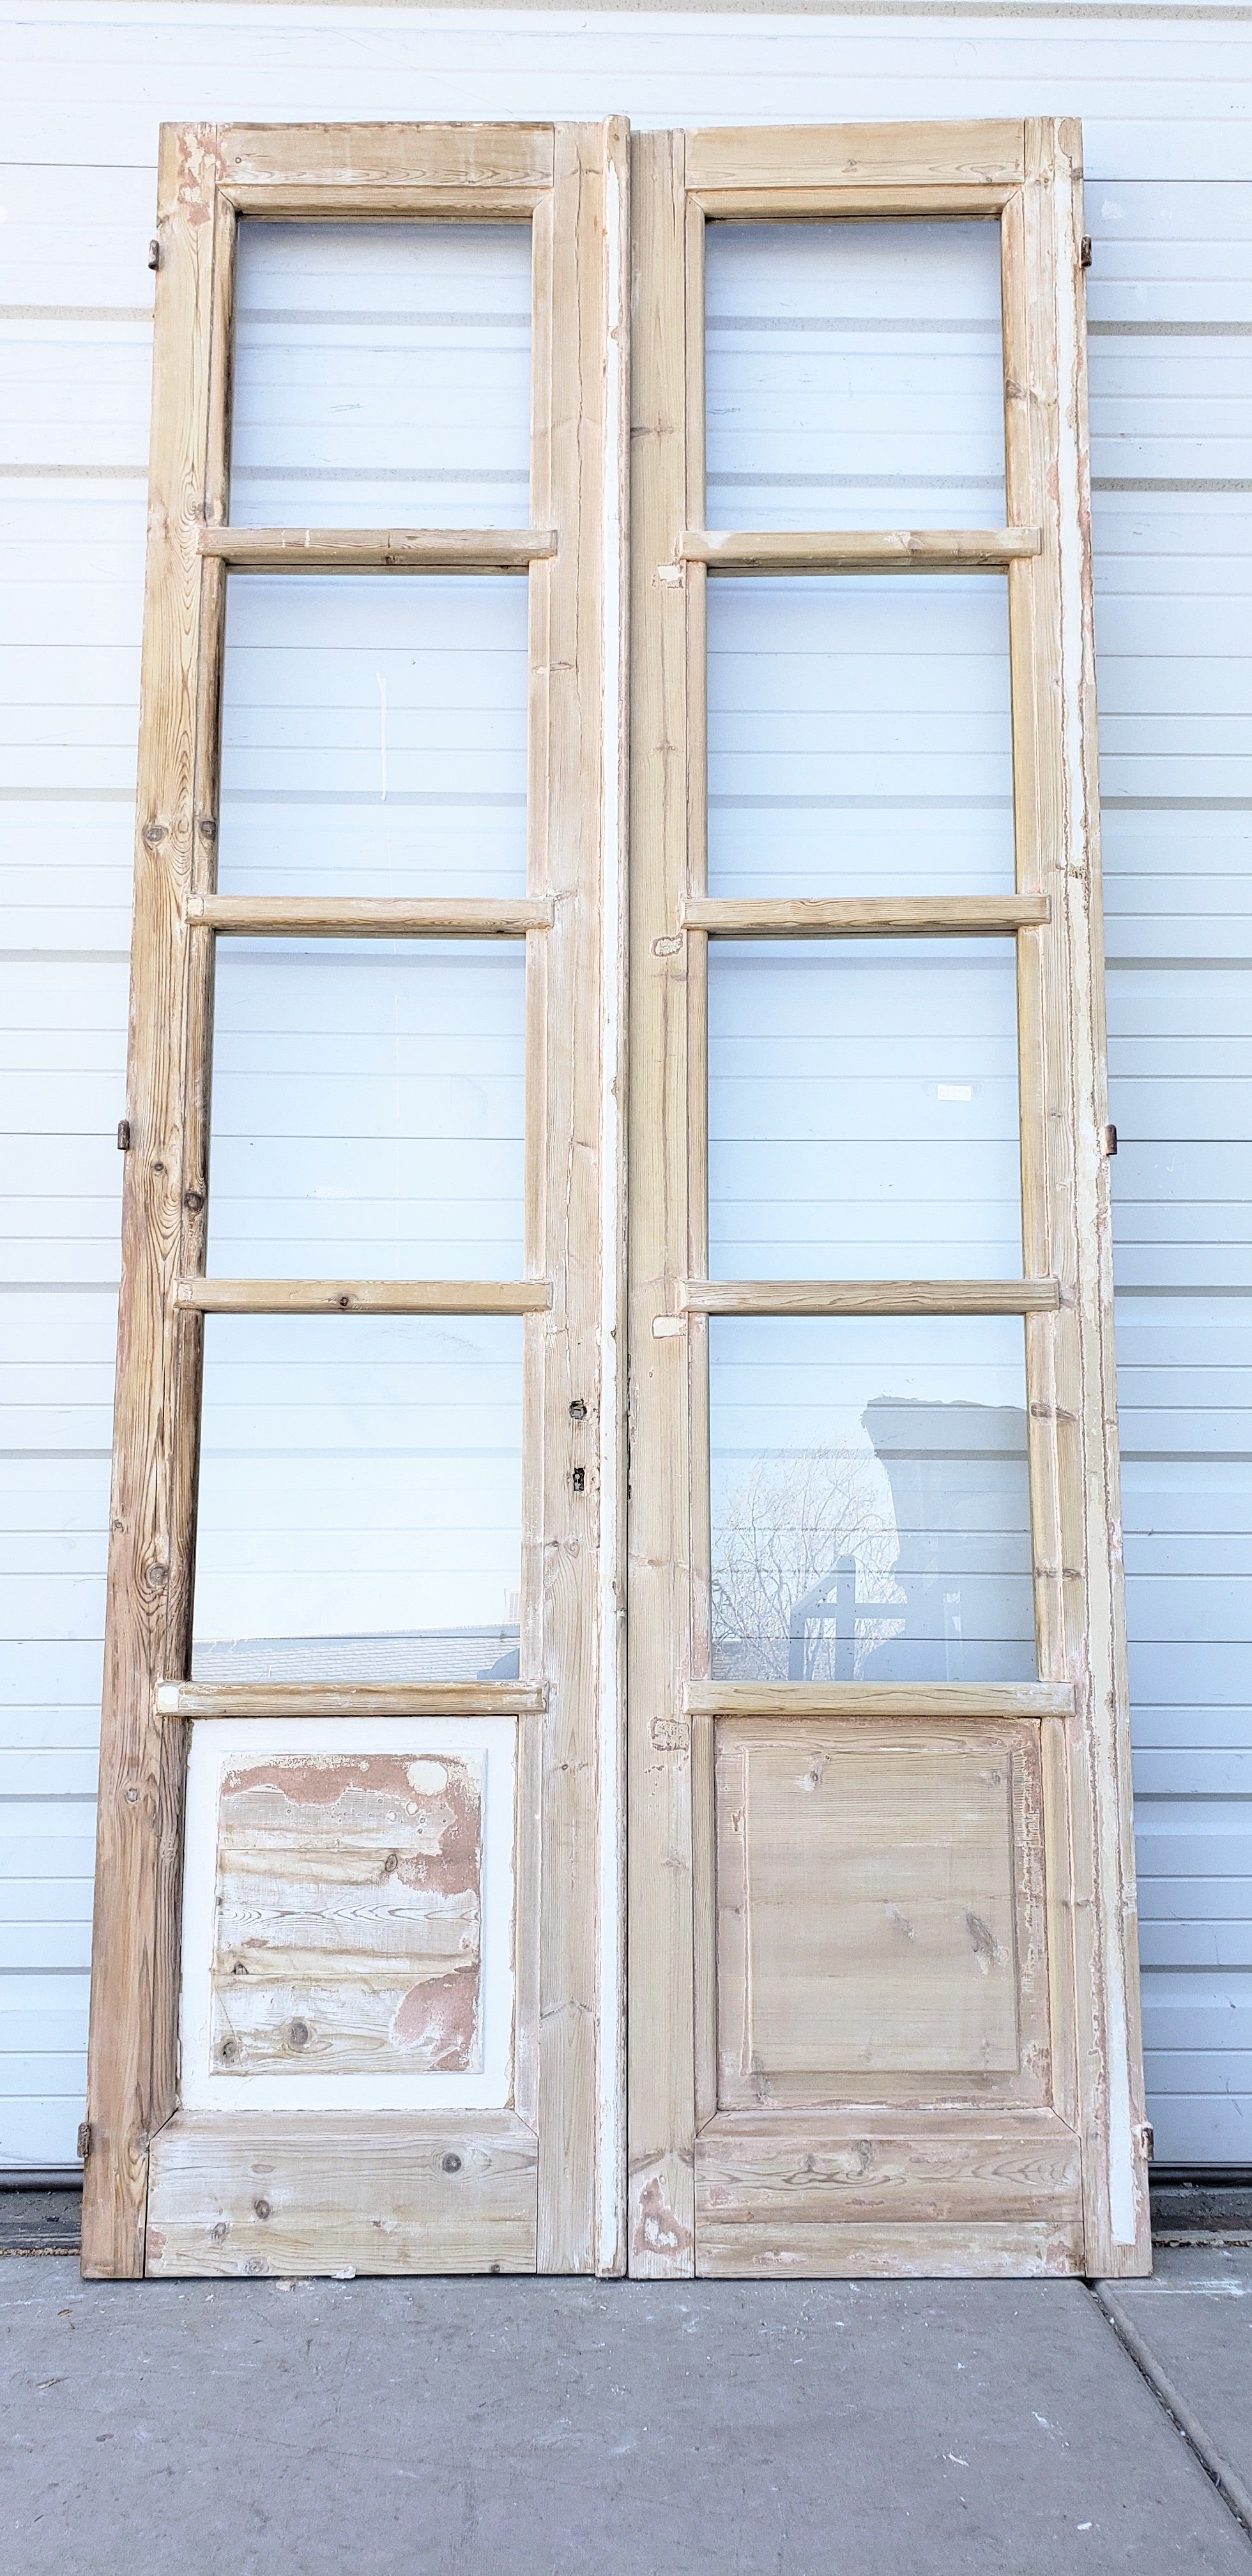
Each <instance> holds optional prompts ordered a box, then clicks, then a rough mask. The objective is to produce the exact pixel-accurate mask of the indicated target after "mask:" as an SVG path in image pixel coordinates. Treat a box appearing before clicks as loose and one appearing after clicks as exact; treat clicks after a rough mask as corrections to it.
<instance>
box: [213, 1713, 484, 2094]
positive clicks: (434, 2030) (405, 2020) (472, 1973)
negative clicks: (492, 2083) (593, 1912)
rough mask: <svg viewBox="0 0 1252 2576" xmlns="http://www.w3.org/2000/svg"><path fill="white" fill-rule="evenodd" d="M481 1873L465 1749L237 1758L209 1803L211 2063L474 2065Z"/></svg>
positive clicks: (266, 2069)
mask: <svg viewBox="0 0 1252 2576" xmlns="http://www.w3.org/2000/svg"><path fill="white" fill-rule="evenodd" d="M482 1872H483V1850H482V1766H481V1763H480V1762H478V1761H476V1760H475V1759H473V1758H472V1757H469V1756H461V1755H458V1754H456V1753H455V1752H451V1751H448V1752H445V1751H444V1750H443V1749H442V1748H441V1749H439V1750H438V1751H436V1752H432V1751H430V1750H429V1749H427V1748H425V1747H424V1748H423V1750H422V1752H421V1753H420V1755H416V1756H414V1757H413V1758H412V1759H410V1758H408V1757H406V1756H405V1755H403V1754H400V1753H394V1752H393V1753H361V1754H356V1753H353V1752H352V1751H350V1750H349V1751H348V1752H345V1753H307V1752H305V1753H292V1754H264V1755H258V1756H257V1757H256V1759H255V1760H254V1761H251V1762H249V1761H248V1760H246V1759H238V1760H236V1761H235V1762H234V1763H233V1764H232V1765H231V1767H230V1768H229V1769H228V1770H226V1771H224V1772H223V1775H222V1782H221V1792H220V1797H219V1802H218V1813H217V1858H216V1887H215V1895H214V1943H213V1958H212V1963H211V1967H210V1985H211V1995H212V2006H211V2019H210V2031H209V2047H210V2054H211V2060H212V2063H213V2065H214V2067H218V2066H220V2067H222V2068H224V2069H227V2070H229V2072H230V2074H231V2076H232V2077H234V2076H242V2077H243V2078H244V2079H245V2081H246V2079H247V2078H248V2077H249V2076H251V2075H279V2076H281V2075H304V2074H307V2073H310V2072H312V2073H315V2074H326V2075H335V2076H340V2075H343V2076H350V2075H382V2074H388V2073H396V2072H403V2073H411V2072H419V2073H431V2074H435V2073H439V2074H462V2073H467V2072H477V2071H478V2070H479V2069H480V2068H481V2065H482V2031H481V2004H482V1994H481V1983H482V1905H483V1888H482Z"/></svg>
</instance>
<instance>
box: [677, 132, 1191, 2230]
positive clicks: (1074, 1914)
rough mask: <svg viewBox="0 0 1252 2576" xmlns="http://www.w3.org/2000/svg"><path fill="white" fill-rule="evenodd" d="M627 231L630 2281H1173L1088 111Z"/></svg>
mask: <svg viewBox="0 0 1252 2576" xmlns="http://www.w3.org/2000/svg"><path fill="white" fill-rule="evenodd" d="M634 205H635V243H636V251H635V257H636V276H635V309H636V315H637V321H636V332H635V340H634V352H633V404H632V410H633V422H634V454H635V460H636V464H635V477H634V489H633V503H632V510H633V519H632V543H633V551H634V561H635V583H634V592H633V610H632V621H633V622H632V654H633V666H634V673H635V692H634V716H633V766H634V781H635V787H634V803H633V814H632V842H631V869H632V923H633V945H632V965H631V972H632V1018H631V1051H632V1072H633V1110H632V1127H631V1200H630V1230H631V1300H632V1373H633V1380H632V1396H631V1493H632V1501H631V1559H630V1605H631V1608H630V1617H631V1666H630V1698H631V1707H632V1721H631V1810H630V1889H631V1927H632V1928H631V1947H630V2029H631V2048H630V2090H631V2108H630V2165H631V2181H630V2191H631V2205H630V2259H631V2262H632V2264H633V2266H634V2267H635V2268H636V2269H637V2270H641V2271H644V2272H648V2273H651V2274H653V2275H654V2276H658V2277H659V2276H665V2275H671V2274H681V2273H683V2272H688V2271H691V2270H693V2269H694V2270H696V2271H699V2272H714V2273H737V2274H747V2275H752V2274H769V2275H784V2276H785V2275H788V2274H804V2273H823V2272H826V2273H857V2272H909V2271H915V2272H945V2271H957V2272H996V2271H1008V2272H1016V2271H1024V2272H1029V2271H1050V2270H1057V2271H1073V2270H1078V2271H1082V2270H1086V2271H1103V2272H1116V2271H1119V2270H1127V2269H1132V2270H1133V2269H1136V2268H1139V2267H1140V2266H1141V2265H1142V2264H1143V2262H1144V2261H1145V2259H1146V2224H1147V2221H1146V2206H1145V2204H1146V2193H1145V2190H1144V2153H1145V2135H1144V2132H1143V2130H1142V2127H1141V2125H1140V2122H1141V2108H1140V2092H1139V2083H1140V2078H1139V2072H1138V2036H1137V2001H1136V1997H1135V1991H1134V1983H1133V1979H1134V1967H1135V1959H1134V1942H1133V1922H1132V1921H1131V1919H1130V1915H1131V1904H1132V1896H1131V1885H1132V1882H1131V1875H1130V1873H1131V1862H1130V1856H1129V1790H1128V1779H1127V1760H1128V1746H1127V1737H1126V1704H1125V1677H1124V1650H1123V1644H1122V1613H1121V1599H1120V1562H1119V1554H1118V1544H1119V1543H1118V1521H1117V1514H1118V1498H1117V1469H1116V1446H1115V1429H1114V1410H1113V1407H1114V1398H1113V1382H1112V1366H1111V1280H1110V1259H1109V1253H1110V1246H1109V1206H1108V1189H1107V1171H1106V1168H1105V1162H1104V1157H1105V1154H1106V1152H1107V1150H1108V1146H1109V1143H1110V1137H1109V1134H1108V1131H1107V1130H1106V1125H1105V1121H1106V1117H1107V1111H1106V1108H1105V1105H1104V1078H1103V1033H1102V1021H1101V1009H1102V1002H1101V972H1102V967H1101V949H1100V917H1099V879H1098V832H1097V817H1096V811H1095V779H1094V757H1093V756H1094V738H1093V714H1094V701H1093V687H1092V646H1091V627H1090V572H1089V549H1088V539H1087V528H1086V507H1087V494H1086V466H1085V453H1084V440H1085V411H1084V403H1085V391H1084V373H1083V341H1082V331H1081V325H1080V319H1079V316H1080V309H1081V293H1082V281H1081V269H1080V260H1081V232H1082V223H1081V211H1080V208H1081V186H1080V169H1079V157H1078V135H1077V130H1076V129H1074V128H1069V127H1057V126H1055V125H1051V124H1032V123H1028V124H1026V125H1024V126H1023V125H1022V124H1021V123H1007V122H1006V123H1004V124H987V125H971V126H966V127H960V126H936V127H926V126H915V127H909V126H900V127H873V128H847V129H825V130H819V129H793V130H792V131H790V132H787V133H779V132H769V131H761V132H757V131H743V132H738V133H705V134H700V133H696V134H688V135H654V136H651V137H647V138H641V139H640V140H639V141H638V142H637V145H636V165H635V183H634ZM645 316H646V317H647V324H646V328H645V327H644V320H643V317H645Z"/></svg>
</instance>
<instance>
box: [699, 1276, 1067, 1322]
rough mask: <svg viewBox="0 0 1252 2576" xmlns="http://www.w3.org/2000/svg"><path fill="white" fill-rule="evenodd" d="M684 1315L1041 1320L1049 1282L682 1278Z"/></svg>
mask: <svg viewBox="0 0 1252 2576" xmlns="http://www.w3.org/2000/svg"><path fill="white" fill-rule="evenodd" d="M681 1297H682V1305H683V1310H684V1312H685V1313H686V1314H688V1315H1046V1314H1050V1313H1052V1312H1053V1311H1054V1309H1055V1308H1056V1307H1058V1306H1059V1305H1060V1302H1061V1290H1060V1283H1059V1281H1058V1280H1055V1279H688V1280H686V1281H684V1283H683V1287H682V1291H681Z"/></svg>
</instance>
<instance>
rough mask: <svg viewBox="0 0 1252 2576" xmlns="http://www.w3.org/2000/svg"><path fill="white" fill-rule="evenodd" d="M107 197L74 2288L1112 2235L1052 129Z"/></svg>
mask: <svg viewBox="0 0 1252 2576" xmlns="http://www.w3.org/2000/svg"><path fill="white" fill-rule="evenodd" d="M161 191H162V193H161V214H160V222H159V226H158V234H157V242H156V247H155V254H154V255H155V257H156V259H157V261H158V263H159V265H158V280H157V285H158V311H157V362H156V395H155V405H154V454H153V469H152V495H153V517H152V543H151V555H150V574H149V594H148V609H147V626H146V640H145V653H144V711H143V732H142V740H141V750H140V783H139V834H138V843H137V849H138V873H137V910H136V944H135V973H134V987H133V1012H132V1022H133V1025H132V1050H131V1068H130V1090H129V1098H128V1128H127V1133H126V1135H125V1137H124V1138H123V1140H122V1141H123V1142H124V1143H125V1144H126V1147H127V1179H126V1192H125V1211H126V1212H125V1259H124V1273H125V1286H124V1292H123V1305H122V1322H121V1340H120V1362H119V1378H118V1418H117V1433H116V1468H115V1480H114V1498H113V1527H112V1557H111V1574H110V1608H109V1627H108V1645H107V1674H106V1700H105V1731H104V1741H103V1754H102V1772H101V1822H100V1843H99V1866H98V1876H97V1913H96V1942H95V1957H94V1970H93V1976H94V1984H93V2012H92V2038H91V2069H90V2095H89V2106H88V2120H87V2124H86V2128H85V2135H84V2145H85V2150H86V2158H87V2162H86V2174H87V2191H86V2213H85V2223H84V2247H85V2263H86V2267H87V2269H88V2270H89V2271H90V2272H93V2273H97V2274H134V2273H139V2272H143V2271H145V2270H146V2271H147V2272H149V2273H152V2274H172V2273H202V2272H222V2273H264V2272H267V2271H288V2272H291V2271H323V2272H324V2271H338V2272H349V2271H397V2272H404V2271H441V2270H472V2271H512V2270H533V2269H536V2268H538V2269H541V2270H549V2271H588V2270H593V2269H596V2268H599V2269H601V2270H604V2271H613V2270H617V2269H621V2268H623V2267H624V2266H629V2267H630V2268H631V2269H633V2270H635V2271H636V2272H639V2273H642V2274H646V2275H649V2276H651V2277H654V2278H664V2277H671V2276H682V2275H684V2274H688V2273H690V2272H692V2271H702V2272H713V2273H733V2274H743V2275H748V2276H751V2275H756V2274H762V2273H764V2274H782V2275H786V2274H788V2273H792V2274H797V2275H803V2274H807V2273H823V2272H825V2273H853V2274H855V2273H858V2272H866V2271H878V2272H910V2271H911V2272H936V2271H940V2272H942V2271H947V2272H970V2273H978V2272H996V2271H999V2272H1048V2271H1071V2272H1072V2271H1101V2272H1105V2273H1115V2272H1118V2271H1123V2272H1124V2271H1133V2270H1136V2269H1140V2268H1142V2266H1143V2264H1144V2261H1145V2259H1146V2245H1147V2233H1146V2195H1145V2191H1144V2171H1145V2152H1146V2135H1145V2131H1144V2128H1143V2124H1142V2104H1141V2090H1140V2083H1141V2079H1140V2072H1139V2042H1138V2026H1137V2000H1136V1993H1135V1985H1134V1968H1135V1955H1134V1926H1133V1871H1132V1862H1131V1856H1130V1843H1129V1817H1130V1803H1129V1783H1128V1751H1127V1734H1126V1694H1125V1673H1124V1649H1123V1643H1122V1609H1121V1593H1120V1566H1119V1556H1118V1534H1117V1533H1118V1493H1117V1451H1116V1425H1115V1412H1114V1386H1113V1372H1112V1359H1111V1283H1110V1265H1109V1232H1108V1173H1107V1154H1108V1152H1109V1150H1110V1149H1111V1144H1112V1141H1113V1140H1112V1138H1111V1131H1110V1130H1109V1129H1108V1128H1107V1124H1106V1119H1107V1112H1106V1107H1105V1096H1104V1072H1103V1028H1102V1016H1101V1015H1102V1001H1101V971H1102V970H1101V949H1100V901H1099V844H1098V831H1097V817H1096V799H1095V783H1094V765H1093V764H1094V695H1093V678H1092V669H1093V665H1092V643H1091V620H1090V563H1089V541H1088V532H1087V524H1086V508H1087V492H1086V460H1085V376H1084V366H1083V342H1082V329H1081V301H1082V279H1081V247H1080V245H1081V212H1080V200H1081V186H1080V172H1079V164H1078V139H1077V134H1076V131H1075V130H1074V129H1072V128H1069V127H1066V126H1058V125H1055V124H1047V123H1029V122H1028V123H1025V124H1023V123H1022V122H1020V121H1018V122H1003V123H993V124H977V125H969V126H917V127H882V128H878V127H873V128H870V127H863V128H849V129H846V130H845V129H837V130H832V129H818V128H813V129H792V130H789V131H787V132H774V131H771V130H769V129H761V130H758V131H753V132H742V133H726V134H719V133H694V134H679V133H657V134H650V135H646V136H642V137H639V138H637V139H636V141H635V145H634V148H633V155H632V156H631V158H630V165H629V168H628V156H627V139H626V132H625V128H624V125H622V124H620V123H610V124H608V125H604V126H594V127H592V126H560V125H556V126H546V125H545V126H501V127H493V128H488V127H468V126H467V127H459V128H458V127H429V128H426V127H414V126H409V127H372V128H371V127H353V126H344V127H335V126H327V127H320V128H242V127H228V128H214V129H198V128H197V129H187V128H182V129H173V130H170V131H169V132H168V133H167V135H166V138H165V148H164V155H163V163H162V179H161ZM628 195H629V200H630V227H629V236H628V228H627V212H628V205H627V201H628ZM628 289H629V293H628ZM628 357H629V368H628V363H627V362H628ZM628 374H629V377H630V380H631V382H630V419H629V423H628V416H627V408H626V405H627V380H628ZM628 426H629V428H630V429H631V431H632V433H633V435H632V436H631V438H630V440H629V446H630V450H631V455H632V458H633V462H632V465H631V469H630V473H629V477H628V474H627V451H628V437H627V430H628ZM628 481H629V491H628V489H627V486H628ZM628 501H629V518H630V529H629V550H630V552H629V559H630V566H631V567H632V569H631V572H630V579H629V584H628V583H627V579H626V574H627V555H626V541H627V516H628V511H627V503H628ZM628 712H629V737H630V748H629V763H628V758H627V730H628V729H627V713H628ZM628 771H629V775H628ZM628 787H629V810H627V790H628ZM627 1000H628V1005H629V1008H628V1018H629V1032H630V1044H629V1049H628V1050H627V1048H626V1047H625V1044H624V1039H623V1028H624V1025H625V1021H624V1013H623V1004H624V1003H625V1002H626V1001H627ZM627 1057H628V1058H629V1061H628V1062H627ZM628 1087H629V1104H630V1105H629V1121H628V1123H627V1119H626V1115H625V1111H626V1096H627V1088H628ZM627 1348H628V1356H629V1367H628V1369H627V1367H626V1366H625V1365H623V1364H622V1363H621V1360H620V1359H619V1354H621V1353H623V1352H624V1351H626V1350H627ZM627 1539H628V1542H629V1545H628V1548H627V1544H626V1542H627ZM624 1630H625V1631H626V1634H627V1636H628V1645H629V1710H627V1708H626V1701H625V1695H624V1690H623V1658H622V1654H621V1651H620V1650H621V1644H622V1639H623V1631H624ZM623 1792H624V1793H625V1794H624V1795H623ZM624 1885H625V1887H626V1892H627V1896H628V1904H627V1909H626V1918H625V1920H626V1930H627V1945H626V1946H627V1951H628V1957H627V1959H625V1960H624V1957H623V1940H622V1919H623V1918H622V1907H621V1898H622V1894H623V1888H624ZM626 1966H628V1976H624V1973H623V1971H624V1967H626Z"/></svg>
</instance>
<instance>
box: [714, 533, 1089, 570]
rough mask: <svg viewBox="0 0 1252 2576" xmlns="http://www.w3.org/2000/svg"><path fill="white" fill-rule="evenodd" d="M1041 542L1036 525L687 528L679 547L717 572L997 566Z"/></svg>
mask: <svg viewBox="0 0 1252 2576" xmlns="http://www.w3.org/2000/svg"><path fill="white" fill-rule="evenodd" d="M1042 542H1043V540H1042V535H1041V532H1040V530H1039V529H1038V528H839V529H833V530H826V529H820V530H819V529H803V528H769V529H756V530H750V529H746V528H728V529H722V528H717V529H713V528H688V530H687V532H686V535H685V536H684V538H683V540H682V544H681V547H680V549H679V552H680V555H681V558H682V561H683V562H684V563H703V564H707V565H708V566H709V569H710V571H714V572H715V571H718V570H719V569H720V570H721V571H723V572H743V573H747V572H760V573H793V572H944V571H948V572H980V571H981V572H997V571H1002V570H1003V568H1004V566H1005V565H1006V564H1010V563H1017V562H1018V561H1019V560H1020V559H1021V557H1022V556H1023V555H1037V554H1038V552H1039V550H1040V547H1041V545H1042Z"/></svg>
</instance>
